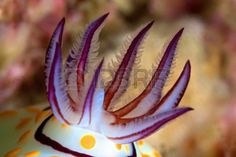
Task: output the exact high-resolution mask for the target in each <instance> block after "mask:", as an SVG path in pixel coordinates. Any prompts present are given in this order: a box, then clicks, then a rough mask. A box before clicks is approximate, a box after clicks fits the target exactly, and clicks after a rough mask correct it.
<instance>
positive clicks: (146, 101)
mask: <svg viewBox="0 0 236 157" xmlns="http://www.w3.org/2000/svg"><path fill="white" fill-rule="evenodd" d="M182 33H183V28H182V29H181V30H180V31H179V32H178V33H176V35H175V36H174V37H173V39H172V40H171V42H170V43H169V45H168V47H167V49H166V51H165V53H164V55H163V57H162V59H161V61H160V63H159V65H158V67H157V69H156V71H155V73H154V75H153V77H152V79H151V81H150V82H149V84H148V86H147V87H146V88H145V89H144V90H143V92H142V93H141V94H140V95H139V96H137V97H136V98H135V99H133V100H132V101H131V102H130V103H128V104H127V105H126V106H124V107H122V108H120V109H118V110H116V111H115V112H113V114H115V115H116V116H119V117H123V116H130V115H131V116H138V115H142V114H144V113H145V112H147V111H148V110H149V109H151V108H152V107H153V105H154V104H155V103H157V102H159V100H160V98H161V92H162V89H163V86H164V84H165V82H166V79H167V77H168V75H169V73H170V69H171V65H172V62H173V58H174V56H175V50H176V46H177V44H178V41H179V39H180V37H181V35H182ZM154 106H156V105H154Z"/></svg>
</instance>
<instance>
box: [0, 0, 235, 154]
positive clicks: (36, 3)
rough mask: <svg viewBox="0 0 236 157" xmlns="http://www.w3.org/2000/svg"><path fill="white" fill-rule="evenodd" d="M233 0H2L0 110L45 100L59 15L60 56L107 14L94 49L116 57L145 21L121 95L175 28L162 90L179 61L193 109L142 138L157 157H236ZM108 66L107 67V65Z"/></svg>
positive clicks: (137, 85)
mask: <svg viewBox="0 0 236 157" xmlns="http://www.w3.org/2000/svg"><path fill="white" fill-rule="evenodd" d="M235 10H236V0H207V1H206V0H97V1H95V0H70V1H63V0H49V1H48V0H1V1H0V110H4V109H9V108H20V107H24V106H30V105H38V104H45V103H47V98H46V92H45V91H46V89H45V85H44V58H45V53H46V49H47V46H48V43H49V39H50V36H51V34H52V32H53V29H54V28H55V26H56V24H57V23H58V21H59V20H60V19H61V18H62V17H65V18H66V26H65V33H64V39H63V41H64V42H63V51H64V54H63V55H67V52H69V48H70V46H71V45H72V43H73V41H75V40H76V38H77V37H78V36H79V34H80V32H81V31H83V30H84V28H85V27H86V24H87V23H89V22H90V21H91V20H93V19H95V18H96V17H98V16H100V15H102V14H104V13H106V12H110V15H109V18H108V19H107V21H106V24H105V26H104V29H103V30H102V32H101V36H100V49H99V52H100V55H101V56H106V57H108V58H111V59H112V58H113V57H115V55H116V53H118V52H120V51H121V50H122V46H121V45H124V42H125V41H126V40H127V39H126V38H128V37H127V34H132V33H134V32H135V31H137V30H138V28H140V25H141V26H143V25H144V24H145V23H147V22H149V21H150V20H155V25H154V26H153V28H152V29H151V30H150V33H149V35H148V36H147V38H146V40H145V42H144V44H143V49H142V51H143V53H142V57H141V59H140V69H141V70H144V71H145V72H146V73H145V74H147V75H145V76H138V77H133V78H131V79H132V82H133V83H132V84H131V85H130V87H129V90H128V92H127V95H125V96H126V97H125V98H124V99H125V100H124V101H128V100H129V99H132V98H133V97H135V96H136V95H137V94H138V93H139V92H140V91H142V89H144V87H145V86H146V84H145V83H146V80H148V79H150V77H151V75H149V74H150V73H151V72H150V71H151V70H152V68H153V67H152V66H153V65H152V64H151V63H155V62H158V61H155V58H156V57H157V56H158V55H159V56H160V54H162V53H163V50H164V48H166V46H167V43H168V42H169V41H170V39H171V37H172V36H173V35H174V34H175V32H177V31H178V30H179V29H180V28H182V27H184V28H185V30H184V33H183V35H182V38H181V40H180V43H179V45H178V48H177V57H176V58H175V66H174V68H173V69H172V74H171V76H170V77H169V81H168V84H167V85H166V87H165V89H166V90H167V89H169V88H170V87H171V86H172V84H173V82H174V81H175V80H176V78H177V77H178V75H179V73H180V71H181V69H182V67H183V65H184V63H185V61H186V60H187V59H189V60H190V61H191V65H192V72H191V79H190V82H189V85H188V88H187V91H186V93H185V95H184V97H183V100H182V101H181V103H180V105H181V106H183V105H184V106H191V107H193V108H194V111H193V112H191V113H189V114H186V115H184V116H182V117H180V118H178V119H176V120H175V121H173V122H171V123H170V124H168V125H167V126H165V127H164V128H163V129H161V130H159V131H158V132H156V133H155V134H154V135H152V136H151V137H149V138H147V139H146V140H147V141H148V142H149V143H150V144H151V145H152V146H153V147H155V148H156V149H157V150H159V152H160V153H161V154H162V155H163V157H199V156H200V157H235V156H236V135H235V132H236V13H235ZM109 68H110V66H109V65H107V69H109Z"/></svg>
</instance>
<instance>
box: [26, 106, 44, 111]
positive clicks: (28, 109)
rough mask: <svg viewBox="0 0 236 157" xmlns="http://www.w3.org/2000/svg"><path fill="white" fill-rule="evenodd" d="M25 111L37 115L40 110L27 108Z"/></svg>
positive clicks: (31, 107)
mask: <svg viewBox="0 0 236 157" xmlns="http://www.w3.org/2000/svg"><path fill="white" fill-rule="evenodd" d="M26 111H27V112H29V113H39V112H40V111H41V110H40V109H39V108H36V107H33V106H29V107H27V108H26Z"/></svg>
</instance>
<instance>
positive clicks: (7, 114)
mask: <svg viewBox="0 0 236 157" xmlns="http://www.w3.org/2000/svg"><path fill="white" fill-rule="evenodd" d="M16 114H17V112H16V111H14V110H8V111H3V112H0V117H1V118H4V117H11V116H14V115H16Z"/></svg>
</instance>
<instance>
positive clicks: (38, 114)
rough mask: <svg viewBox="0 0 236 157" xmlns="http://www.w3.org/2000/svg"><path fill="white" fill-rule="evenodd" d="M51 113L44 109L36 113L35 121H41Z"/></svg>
mask: <svg viewBox="0 0 236 157" xmlns="http://www.w3.org/2000/svg"><path fill="white" fill-rule="evenodd" d="M50 113H51V111H42V112H39V113H37V114H36V116H35V123H37V122H40V121H41V120H42V119H43V118H45V117H46V116H48V115H49V114H50Z"/></svg>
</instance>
